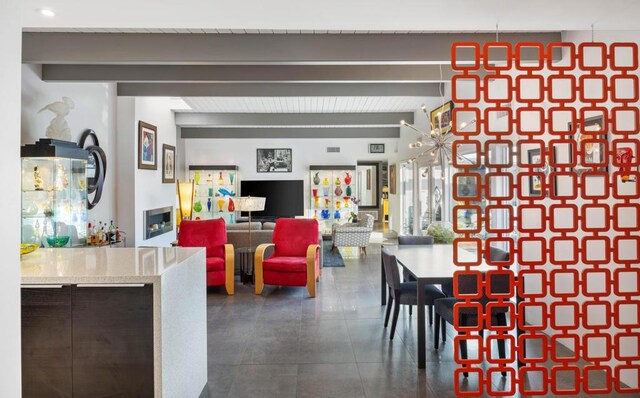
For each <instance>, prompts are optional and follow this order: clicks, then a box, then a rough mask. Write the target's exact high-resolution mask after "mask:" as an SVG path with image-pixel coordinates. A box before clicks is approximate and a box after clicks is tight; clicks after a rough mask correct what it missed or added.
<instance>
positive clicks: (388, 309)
mask: <svg viewBox="0 0 640 398" xmlns="http://www.w3.org/2000/svg"><path fill="white" fill-rule="evenodd" d="M391 307H393V296H389V299H388V300H387V313H386V315H385V316H384V327H385V328H386V327H387V325H388V324H389V315H391Z"/></svg>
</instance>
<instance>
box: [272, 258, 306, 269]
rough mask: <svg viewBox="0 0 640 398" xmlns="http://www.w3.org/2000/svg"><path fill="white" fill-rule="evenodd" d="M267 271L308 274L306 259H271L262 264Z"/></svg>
mask: <svg viewBox="0 0 640 398" xmlns="http://www.w3.org/2000/svg"><path fill="white" fill-rule="evenodd" d="M262 266H263V268H264V269H265V270H269V271H280V272H307V259H306V257H275V256H274V257H270V258H268V259H266V260H264V261H263V262H262Z"/></svg>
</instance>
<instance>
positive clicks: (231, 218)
mask: <svg viewBox="0 0 640 398" xmlns="http://www.w3.org/2000/svg"><path fill="white" fill-rule="evenodd" d="M229 224H233V213H231V214H229Z"/></svg>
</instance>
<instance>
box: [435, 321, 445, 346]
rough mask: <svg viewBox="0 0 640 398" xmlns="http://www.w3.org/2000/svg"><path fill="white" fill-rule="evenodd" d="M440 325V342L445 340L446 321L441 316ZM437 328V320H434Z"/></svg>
mask: <svg viewBox="0 0 640 398" xmlns="http://www.w3.org/2000/svg"><path fill="white" fill-rule="evenodd" d="M440 327H441V328H442V344H444V343H445V341H447V321H445V320H444V318H442V320H441V321H440ZM437 328H438V321H437V320H436V329H437Z"/></svg>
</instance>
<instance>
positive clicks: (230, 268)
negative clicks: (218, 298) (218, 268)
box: [224, 243, 235, 296]
mask: <svg viewBox="0 0 640 398" xmlns="http://www.w3.org/2000/svg"><path fill="white" fill-rule="evenodd" d="M234 279H235V252H234V251H233V245H232V244H231V243H226V244H225V245H224V287H225V289H226V290H227V294H228V295H229V296H233V293H234V285H235V283H234Z"/></svg>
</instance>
